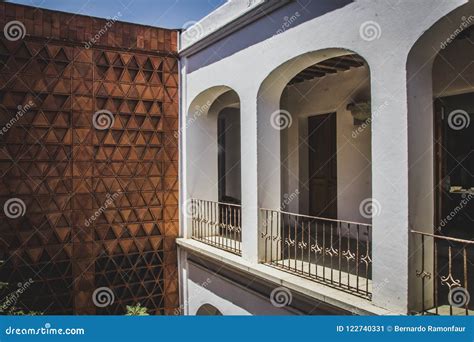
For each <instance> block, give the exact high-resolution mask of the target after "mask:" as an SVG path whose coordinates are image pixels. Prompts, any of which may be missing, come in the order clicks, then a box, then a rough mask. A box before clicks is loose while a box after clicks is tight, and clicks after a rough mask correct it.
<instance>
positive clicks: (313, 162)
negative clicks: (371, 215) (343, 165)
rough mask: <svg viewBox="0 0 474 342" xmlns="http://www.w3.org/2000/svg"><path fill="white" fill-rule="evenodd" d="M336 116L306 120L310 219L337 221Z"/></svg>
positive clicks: (328, 115) (314, 117)
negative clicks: (312, 217) (320, 218)
mask: <svg viewBox="0 0 474 342" xmlns="http://www.w3.org/2000/svg"><path fill="white" fill-rule="evenodd" d="M336 129H337V128H336V113H330V114H324V115H316V116H312V117H310V118H308V144H309V174H308V175H309V206H310V208H309V210H310V215H312V216H318V217H327V218H337V141H336Z"/></svg>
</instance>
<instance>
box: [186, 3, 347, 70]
mask: <svg viewBox="0 0 474 342" xmlns="http://www.w3.org/2000/svg"><path fill="white" fill-rule="evenodd" d="M352 2H354V1H353V0H318V1H312V0H299V1H293V2H290V3H289V4H287V5H285V6H283V7H281V8H279V9H277V10H275V11H274V12H272V13H270V14H268V15H264V16H262V18H260V19H259V20H257V21H255V22H253V23H251V24H249V25H245V26H244V27H243V28H241V29H240V30H238V31H237V32H235V33H233V34H231V35H229V36H228V37H225V38H224V39H221V40H220V41H218V42H216V43H214V44H212V46H209V47H207V48H205V49H203V50H202V51H199V52H198V53H196V54H194V55H193V56H192V57H190V58H189V59H188V64H187V72H188V73H191V72H193V71H196V70H197V69H199V68H202V67H205V66H207V65H210V64H212V63H214V62H217V61H218V60H221V59H223V58H226V57H228V56H230V55H232V54H234V53H236V52H238V51H241V50H243V49H245V48H247V47H249V46H252V45H255V44H257V43H260V42H262V41H264V40H266V39H268V38H270V37H272V36H275V35H278V34H280V33H283V32H285V31H287V30H289V29H291V28H293V27H296V26H298V25H300V24H302V23H304V22H306V21H309V20H311V19H314V18H317V17H320V16H322V15H324V14H326V13H329V12H332V11H335V10H337V9H340V8H342V7H345V6H347V5H348V4H350V3H352ZM217 51H218V52H219V53H216V52H217Z"/></svg>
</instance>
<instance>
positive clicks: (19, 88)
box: [0, 4, 178, 314]
mask: <svg viewBox="0 0 474 342" xmlns="http://www.w3.org/2000/svg"><path fill="white" fill-rule="evenodd" d="M118 16H119V15H118ZM12 20H17V21H20V22H21V23H22V24H23V25H24V27H25V29H26V36H25V37H24V38H22V39H19V40H16V41H10V40H7V39H6V38H5V36H4V34H3V28H4V27H5V25H6V24H7V23H9V22H11V21H12ZM0 27H1V28H2V32H1V38H0V87H1V88H0V127H1V128H3V127H6V126H8V129H7V130H6V131H5V130H3V131H1V133H0V174H1V176H2V178H1V183H0V204H1V206H2V207H3V206H4V203H6V201H7V200H9V199H11V198H19V199H21V200H22V201H23V202H24V203H25V207H26V211H25V214H24V216H20V217H18V218H10V217H7V216H6V214H5V211H4V210H1V211H0V237H1V239H2V240H0V242H1V245H0V249H1V252H2V253H1V255H0V260H4V261H5V264H4V265H3V266H1V267H0V281H7V282H8V283H10V289H9V290H8V291H7V292H10V291H13V290H15V289H16V286H17V285H16V284H17V283H18V282H22V283H24V282H25V281H27V280H28V279H29V278H32V280H33V281H34V283H33V285H31V286H30V287H29V288H28V289H26V291H24V293H23V294H22V295H21V297H20V300H19V302H18V303H17V306H18V307H21V308H26V309H29V310H39V311H45V312H47V313H50V314H71V313H77V314H94V313H97V314H107V313H115V314H122V313H124V310H125V305H130V304H136V303H138V302H140V303H141V304H142V305H144V306H147V307H148V308H150V309H154V310H153V313H157V314H166V313H172V312H173V310H174V309H175V308H176V307H177V305H178V280H177V266H176V264H177V260H176V247H175V242H174V240H175V237H176V236H177V234H178V212H177V211H178V142H177V138H176V137H175V136H176V134H175V132H176V131H177V129H178V66H177V55H176V39H177V33H176V31H172V30H165V29H159V28H152V27H146V26H140V25H134V24H126V23H121V22H110V21H109V24H107V21H106V20H101V19H97V18H90V17H84V16H77V15H72V14H66V13H59V12H53V11H49V10H41V9H36V8H31V7H26V6H19V5H12V4H0ZM105 27H106V28H107V29H106V30H105V32H104V28H105ZM101 29H102V33H101V34H100V37H99V40H98V41H97V42H96V43H95V44H91V43H90V42H89V45H91V46H89V45H87V44H86V42H87V41H89V40H90V38H91V37H93V36H94V35H96V34H97V33H98V32H100V30H101ZM28 104H30V105H31V108H29V109H28V110H26V109H27V108H28ZM18 106H23V107H22V109H23V111H21V110H20V112H19V114H18V113H17V112H18V111H19V108H18ZM98 110H108V111H110V112H111V113H112V115H113V120H114V123H113V126H112V127H111V128H109V129H105V130H99V129H96V128H95V127H94V125H93V115H94V113H95V112H96V111H98ZM23 112H26V113H24V114H22V113H23ZM12 118H15V119H18V121H16V122H14V123H13V124H11V125H7V123H8V122H10V123H11V120H12ZM10 126H11V127H10ZM108 199H110V200H108ZM100 208H102V209H100ZM95 213H98V217H97V219H95V220H94V219H92V220H89V222H88V223H86V220H87V219H88V218H91V217H92V216H93V215H95ZM10 216H11V215H10ZM99 287H108V288H110V289H111V290H112V291H113V294H114V296H115V300H114V302H113V304H111V305H108V306H106V307H104V308H98V307H96V306H95V305H94V303H93V301H92V295H93V291H94V290H95V289H96V288H99ZM7 292H5V293H4V294H6V293H7Z"/></svg>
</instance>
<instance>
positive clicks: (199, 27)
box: [178, 0, 291, 57]
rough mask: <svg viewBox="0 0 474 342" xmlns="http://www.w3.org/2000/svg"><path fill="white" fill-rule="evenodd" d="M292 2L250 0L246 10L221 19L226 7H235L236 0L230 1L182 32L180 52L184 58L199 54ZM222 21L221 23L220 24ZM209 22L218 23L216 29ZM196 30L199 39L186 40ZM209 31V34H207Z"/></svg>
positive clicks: (240, 10) (238, 9)
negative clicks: (188, 33) (190, 32)
mask: <svg viewBox="0 0 474 342" xmlns="http://www.w3.org/2000/svg"><path fill="white" fill-rule="evenodd" d="M290 1H291V0H279V1H272V0H250V1H249V4H247V7H245V8H242V7H240V8H236V9H235V11H236V13H234V14H233V15H231V16H229V17H224V18H221V17H220V16H221V14H222V12H223V11H225V10H226V7H228V6H231V5H234V6H235V2H234V0H228V1H227V2H226V3H225V4H224V5H222V6H220V7H218V8H217V9H216V10H214V11H213V12H211V13H210V14H208V15H207V16H205V17H204V18H203V19H201V20H200V21H199V22H197V23H195V24H194V25H193V26H191V27H189V28H188V29H186V30H185V31H183V32H181V34H180V38H179V40H178V41H179V47H178V52H179V55H180V56H182V57H188V56H190V55H193V54H195V53H197V52H198V51H200V50H203V49H205V48H206V47H208V46H210V45H212V44H214V43H215V42H217V41H219V40H221V39H223V38H225V37H227V36H229V35H230V34H232V33H234V32H235V31H238V30H239V29H241V28H242V27H243V26H246V25H248V24H250V23H252V22H254V21H256V20H258V19H259V18H261V17H263V16H264V15H266V14H268V13H270V12H272V11H274V10H276V9H277V8H279V7H282V6H283V5H286V4H287V3H289V2H290ZM219 21H220V22H219ZM208 22H217V23H218V24H217V25H216V26H215V27H210V26H209V23H208ZM191 30H194V31H195V32H197V33H198V37H196V38H194V39H193V38H190V39H186V37H185V36H184V37H183V35H185V34H186V32H188V31H191ZM205 31H207V32H205Z"/></svg>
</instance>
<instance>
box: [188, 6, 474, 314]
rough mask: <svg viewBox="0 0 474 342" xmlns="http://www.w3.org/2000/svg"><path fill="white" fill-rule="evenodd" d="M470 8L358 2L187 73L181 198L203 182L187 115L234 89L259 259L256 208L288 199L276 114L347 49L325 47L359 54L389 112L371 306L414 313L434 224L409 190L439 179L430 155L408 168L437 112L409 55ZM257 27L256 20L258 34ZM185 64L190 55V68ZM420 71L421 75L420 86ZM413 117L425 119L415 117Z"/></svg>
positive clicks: (248, 246) (380, 125)
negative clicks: (299, 81) (415, 250)
mask: <svg viewBox="0 0 474 342" xmlns="http://www.w3.org/2000/svg"><path fill="white" fill-rule="evenodd" d="M466 3H467V0H451V1H439V2H437V3H436V6H434V5H433V1H432V0H418V1H411V0H403V1H398V2H397V5H396V7H391V6H388V5H387V2H386V1H384V0H376V1H375V0H356V1H354V2H353V3H351V4H349V5H347V6H345V7H342V8H340V9H338V10H335V11H332V12H329V13H327V14H325V15H323V16H321V17H317V18H315V19H313V20H309V21H307V22H305V23H302V24H300V25H299V26H296V27H294V28H291V29H289V30H287V31H285V32H284V33H281V34H279V35H276V36H274V37H272V38H270V39H268V40H267V41H265V42H262V43H259V44H255V45H252V46H250V47H248V48H246V49H243V50H241V51H239V52H237V53H234V54H232V55H231V56H229V57H226V58H223V59H221V60H220V61H218V62H216V63H213V64H210V65H207V66H205V67H202V68H200V69H198V70H196V71H194V72H192V73H190V74H185V75H184V76H183V77H184V78H185V80H184V82H183V83H182V84H183V86H184V88H183V89H182V92H183V94H182V95H183V96H182V99H181V101H182V102H181V108H182V115H181V127H184V129H183V135H184V136H185V137H184V139H183V144H182V146H181V171H182V172H181V175H182V177H181V191H182V196H183V200H185V199H187V198H189V197H190V196H191V194H192V193H193V192H194V189H196V188H197V187H200V185H198V184H199V182H201V181H202V180H201V179H200V178H199V177H197V176H196V173H197V172H199V171H196V170H195V169H193V168H195V167H196V165H195V164H194V163H193V161H192V160H190V159H189V158H190V157H191V158H194V157H192V154H193V152H195V150H194V148H195V147H193V144H194V142H193V139H195V136H193V134H194V133H193V132H192V130H193V129H195V127H198V126H190V127H186V117H187V110H188V108H189V107H190V105H191V103H192V101H193V100H194V99H195V98H196V97H197V95H198V94H201V93H202V92H203V91H205V90H206V89H211V88H213V87H216V86H222V85H224V86H226V87H230V88H232V89H234V90H235V91H236V92H237V94H238V95H239V97H240V101H241V113H242V115H241V130H242V189H243V191H242V207H243V213H242V220H243V221H242V224H243V232H242V236H243V252H242V257H243V258H245V259H246V260H248V261H251V262H255V263H256V262H258V260H259V252H258V245H259V243H258V241H259V239H258V236H259V231H258V207H260V206H263V205H265V206H273V207H278V206H279V205H280V195H281V189H280V182H279V180H280V179H281V177H280V172H279V170H280V169H279V167H278V168H277V167H276V166H278V164H279V158H276V159H275V156H278V155H279V152H280V135H279V134H277V133H278V132H275V131H272V130H271V129H270V128H269V125H268V119H269V116H270V114H271V113H272V112H273V111H274V110H277V109H278V108H279V101H280V95H281V92H282V91H283V88H284V85H286V83H287V82H288V81H289V79H291V77H292V76H294V75H295V74H296V73H297V72H298V71H300V70H302V69H303V68H305V67H306V66H309V65H311V64H315V63H317V62H318V61H320V60H322V59H326V58H328V57H331V56H334V55H335V54H337V53H342V52H341V50H327V49H329V48H341V49H347V50H350V51H354V52H356V53H358V54H359V55H361V56H362V57H363V58H364V59H365V60H366V61H367V62H368V64H369V66H370V70H371V87H372V96H371V97H372V108H382V107H384V108H385V109H384V110H383V113H382V114H381V115H380V116H379V118H378V119H377V120H375V121H374V122H373V124H372V130H371V140H372V197H374V198H375V199H376V200H377V201H378V202H379V203H380V206H381V211H380V213H379V214H378V216H376V217H374V218H373V220H372V222H373V227H374V235H373V260H374V263H373V276H372V277H373V283H374V287H375V289H376V291H374V294H373V303H374V304H376V305H379V306H381V307H384V308H387V309H389V310H391V309H393V310H394V311H397V312H400V311H401V312H403V311H405V312H407V311H408V310H409V306H410V304H409V286H408V284H409V265H408V255H409V249H408V243H409V237H410V234H409V229H410V228H411V227H413V222H414V220H415V221H416V222H417V223H416V224H417V225H418V224H427V223H429V222H430V220H429V218H428V216H429V215H430V214H431V213H432V210H433V209H432V201H431V200H430V198H425V199H424V202H423V205H419V203H421V202H420V198H421V197H420V193H419V191H418V190H415V189H413V190H410V187H409V185H412V184H413V185H416V187H417V188H418V189H421V190H420V191H421V193H422V192H424V191H425V190H427V187H428V186H432V178H430V177H429V176H426V170H427V169H425V168H426V165H429V163H430V162H429V161H428V159H427V161H426V163H428V164H425V165H424V166H421V167H420V168H419V169H417V168H416V167H412V166H410V161H415V160H417V157H419V156H420V155H421V154H423V153H425V152H426V147H429V146H427V144H428V143H429V141H430V137H429V135H422V134H419V132H428V131H429V129H430V123H429V122H428V123H427V121H426V120H423V119H420V118H421V115H425V114H426V115H428V114H427V113H429V112H430V110H431V113H432V108H429V106H428V108H421V106H423V103H426V102H425V101H427V100H428V101H430V100H431V98H432V96H431V95H432V92H431V87H430V84H431V82H430V80H428V78H425V79H423V76H422V75H423V74H419V67H418V68H416V67H415V66H416V65H415V66H413V68H412V67H411V66H410V65H408V67H407V59H408V56H409V52H410V51H411V49H412V47H413V45H414V44H415V42H416V41H417V40H418V39H419V38H420V37H421V36H422V35H423V34H424V32H425V31H427V30H428V29H429V28H430V27H431V26H433V25H434V24H435V23H437V22H438V20H440V19H441V18H442V17H443V16H445V15H447V14H449V13H450V12H451V11H453V10H455V9H456V8H458V7H460V6H462V5H464V4H466ZM469 6H471V7H470V8H469V7H464V8H460V9H459V10H458V11H457V12H455V17H453V18H452V19H451V20H449V21H446V22H445V23H444V24H443V25H442V28H441V30H440V32H441V33H440V34H441V36H443V37H446V36H448V35H449V34H450V33H451V32H453V30H454V29H455V28H456V27H458V26H459V21H460V17H461V14H462V15H466V14H467V15H468V16H469V15H470V14H471V13H472V4H471V5H469ZM370 21H376V24H377V27H378V28H379V29H377V31H378V33H379V36H377V37H375V39H373V40H367V39H363V36H362V35H361V34H360V32H361V28H363V26H364V25H366V24H367V23H368V22H370ZM258 25H259V24H255V30H258ZM438 38H439V37H438ZM437 49H438V50H439V49H440V48H439V39H438V42H436V40H433V41H431V42H430V48H428V49H426V51H427V52H429V53H432V54H435V53H436V51H437ZM317 51H319V52H317ZM212 53H219V51H217V52H212ZM298 56H300V57H299V58H298ZM186 63H187V61H186V59H183V60H182V65H183V68H184V69H183V70H185V69H186ZM272 72H273V73H272ZM407 72H408V74H407ZM417 72H418V74H419V75H420V78H419V80H418V81H414V79H415V78H414V75H415V74H417ZM407 81H408V84H409V85H408V86H407ZM416 82H418V85H416ZM421 113H425V114H421ZM415 114H417V115H418V118H419V119H418V120H414V121H411V120H409V118H410V116H413V115H415ZM425 117H426V118H428V116H425ZM410 126H411V128H410V129H409V127H410ZM418 165H422V164H418ZM431 169H432V168H431ZM409 179H410V181H409ZM417 180H422V182H421V183H419V182H418V181H417ZM430 184H431V185H430ZM417 203H418V204H417ZM414 209H416V212H415V211H414ZM425 209H426V210H425ZM415 213H427V214H426V215H421V216H420V215H419V214H418V215H419V216H420V217H421V218H415V217H414V216H413V215H416V214H415ZM182 222H184V221H182ZM182 229H183V230H182V234H183V235H184V236H188V235H189V230H190V228H189V226H188V224H186V222H185V224H184V225H183V226H182ZM411 276H412V275H411ZM411 295H412V296H416V295H417V294H416V293H412V294H411Z"/></svg>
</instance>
